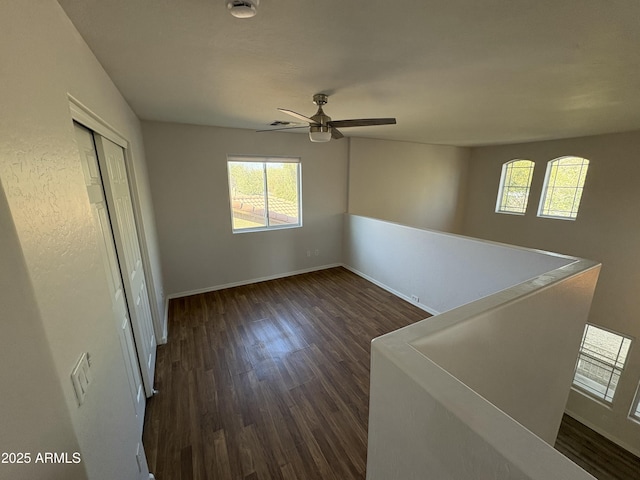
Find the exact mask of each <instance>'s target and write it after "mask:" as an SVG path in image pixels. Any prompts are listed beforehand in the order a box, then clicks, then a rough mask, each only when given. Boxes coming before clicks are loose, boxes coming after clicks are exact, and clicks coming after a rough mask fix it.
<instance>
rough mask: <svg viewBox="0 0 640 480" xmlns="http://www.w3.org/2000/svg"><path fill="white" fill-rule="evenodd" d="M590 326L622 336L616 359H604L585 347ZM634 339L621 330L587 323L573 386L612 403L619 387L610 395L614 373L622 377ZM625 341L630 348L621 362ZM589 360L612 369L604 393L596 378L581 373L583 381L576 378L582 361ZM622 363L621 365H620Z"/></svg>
mask: <svg viewBox="0 0 640 480" xmlns="http://www.w3.org/2000/svg"><path fill="white" fill-rule="evenodd" d="M589 328H595V329H597V330H601V331H603V332H606V333H609V334H613V335H616V336H618V337H620V339H621V342H620V347H619V349H618V355H617V357H616V359H615V360H613V361H611V360H610V359H604V358H602V357H603V356H602V355H598V354H597V353H596V352H592V351H588V350H586V349H585V348H584V342H585V340H586V338H587V331H588V330H589ZM632 341H633V339H632V338H631V337H628V336H626V335H623V334H621V333H619V332H614V331H612V330H608V329H606V328H602V327H600V326H598V325H592V324H590V323H587V324H586V325H585V328H584V333H583V334H582V341H581V342H580V349H579V351H578V359H577V361H576V366H575V369H574V374H573V382H572V388H573V389H575V390H577V391H579V392H581V393H583V394H585V395H586V396H588V397H590V398H592V399H594V400H596V401H599V402H602V403H604V404H606V405H612V404H613V401H614V399H615V395H616V391H617V388H614V389H613V391H612V392H611V394H610V395H609V390H610V388H611V381H612V379H613V377H614V374H615V375H617V376H618V379H620V378H621V377H622V373H623V372H624V368H625V365H626V361H627V360H628V359H629V355H628V352H630V350H631V343H632ZM624 342H628V343H627V345H628V349H627V356H626V358H625V359H624V362H620V361H619V359H620V352H621V351H622V348H623V345H624V344H625V343H624ZM581 360H582V361H587V362H592V364H593V365H596V366H597V367H600V368H603V369H605V370H607V369H611V375H610V377H609V383H608V385H607V387H606V389H605V391H604V393H602V392H599V391H598V390H599V389H598V388H597V385H599V384H598V382H596V381H594V380H590V379H588V378H586V377H584V376H582V375H581V381H578V382H577V381H576V378H577V376H578V367H579V365H580V361H581ZM619 364H620V365H619ZM590 383H593V384H594V385H593V386H590V385H589V384H590ZM616 387H617V385H616Z"/></svg>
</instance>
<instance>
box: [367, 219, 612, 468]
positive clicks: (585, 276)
mask: <svg viewBox="0 0 640 480" xmlns="http://www.w3.org/2000/svg"><path fill="white" fill-rule="evenodd" d="M356 218H357V217H356ZM363 220H366V222H362V224H359V225H358V229H359V230H360V231H361V233H362V232H363V231H366V233H367V235H366V236H367V237H368V240H367V241H368V242H369V243H371V244H374V245H375V246H376V247H375V248H376V249H377V250H379V251H380V252H386V251H387V250H388V248H389V245H388V244H387V243H385V242H380V241H378V240H379V239H380V238H382V237H383V235H381V234H380V231H385V230H391V229H392V228H390V227H396V228H397V227H398V226H396V225H393V224H387V223H386V222H381V221H379V220H372V219H363ZM373 226H379V227H380V228H379V229H375V228H371V227H373ZM404 228H405V229H406V232H405V233H404V235H394V238H395V241H396V243H397V244H398V246H397V247H396V249H395V251H394V252H392V254H391V255H390V256H389V257H384V255H382V256H380V255H378V256H375V257H373V256H372V255H369V256H367V258H366V259H364V260H363V263H365V264H366V263H367V262H371V263H374V264H376V265H375V267H376V271H377V272H382V273H384V274H385V276H386V278H399V277H401V276H403V275H405V274H406V275H407V276H409V277H411V276H412V274H413V272H412V271H411V270H405V266H406V262H404V263H403V262H396V261H395V260H396V257H397V253H398V252H400V251H405V252H408V253H407V254H406V256H411V257H412V258H413V259H414V262H416V263H418V264H419V267H420V266H424V265H425V263H424V262H423V261H421V260H423V259H425V258H426V259H429V260H430V262H429V267H430V268H426V269H425V270H424V272H423V275H422V278H423V279H422V280H421V281H424V282H425V283H428V284H429V285H434V284H435V283H437V282H442V283H444V284H445V285H446V288H448V289H450V290H457V289H460V290H464V291H472V292H473V291H475V292H482V293H479V296H480V298H478V299H475V300H471V301H470V302H469V303H464V304H463V305H462V306H459V307H457V308H453V309H451V310H448V311H447V312H445V313H442V314H440V315H437V316H435V317H431V318H428V319H425V320H422V321H421V322H418V323H415V324H412V325H409V326H407V327H405V328H403V329H400V330H397V331H395V332H391V333H389V334H387V335H384V336H382V337H379V338H376V339H374V341H373V343H372V364H371V394H370V410H369V436H368V438H369V444H368V455H367V478H368V479H370V480H373V479H386V478H402V479H411V478H416V479H417V478H438V479H459V480H470V479H478V480H480V479H485V478H496V479H539V480H543V479H544V480H548V479H563V480H564V479H587V478H592V477H590V476H589V475H587V474H586V473H585V472H582V471H581V470H580V469H579V468H578V467H577V466H575V465H573V464H572V463H571V462H570V461H569V460H568V459H566V458H565V457H564V456H562V455H561V454H560V453H559V452H557V451H555V450H554V449H553V447H552V445H553V444H554V442H555V438H556V435H557V432H558V428H559V426H560V422H561V419H562V415H563V411H564V407H565V404H566V401H567V397H568V395H569V390H570V385H571V379H572V376H573V368H574V366H575V362H576V357H577V350H578V345H579V343H580V339H581V337H582V331H583V326H584V322H585V320H586V318H587V315H588V312H589V306H590V303H591V299H592V296H593V292H594V289H595V285H596V282H597V278H598V273H599V270H600V268H599V267H600V266H599V265H598V264H597V263H595V262H592V261H589V260H580V259H572V260H571V259H567V258H563V259H559V257H557V256H555V255H549V259H550V261H549V262H547V268H550V269H549V270H544V269H542V270H541V269H540V266H539V265H540V264H542V263H544V257H545V256H547V255H548V254H544V253H541V252H536V251H530V252H527V251H525V250H524V249H514V248H512V247H509V246H506V245H503V246H501V245H496V244H493V243H485V242H482V241H478V240H475V239H469V238H463V237H457V238H456V237H454V236H452V235H448V234H442V233H438V232H428V231H427V232H425V231H421V230H418V229H413V228H407V227H404ZM423 233H424V234H426V235H422V234H423ZM426 236H441V237H443V240H445V241H444V242H442V243H439V242H433V241H430V242H426V241H424V239H425V237H426ZM410 237H414V238H413V241H411V240H410V239H409V238H410ZM454 238H456V240H455V241H452V240H453V239H454ZM420 240H422V241H420ZM356 248H357V246H356ZM423 250H424V251H425V252H423ZM371 252H372V249H370V252H369V253H371ZM469 252H474V254H475V255H474V257H478V258H481V259H484V262H485V264H484V265H483V267H482V268H476V267H477V265H473V266H471V268H469V269H467V268H464V266H465V264H466V262H467V260H468V258H469V257H468V255H469ZM383 257H384V258H383ZM519 257H522V258H519ZM535 257H537V258H538V261H537V262H536V261H532V260H533V258H535ZM558 260H562V261H558ZM554 263H555V264H556V265H555V266H553V264H554ZM514 264H517V266H515V268H513V272H509V270H510V268H507V265H514ZM459 265H460V266H462V268H458V266H459ZM503 269H504V272H503ZM518 270H519V271H522V278H524V277H529V279H528V280H526V281H521V280H519V279H518V276H517V275H516V276H514V275H513V273H514V272H516V271H518ZM394 271H395V272H394ZM505 273H506V275H505ZM507 277H511V278H512V280H515V283H514V284H512V285H506V286H505V287H502V288H499V289H498V291H496V292H495V293H492V294H489V295H485V294H484V291H483V290H484V289H485V285H487V284H489V285H493V286H497V285H498V284H501V283H502V282H503V281H504V278H507ZM474 286H476V287H475V288H474ZM459 300H460V301H462V302H466V301H467V300H468V298H467V294H466V293H465V294H464V295H461V296H460V299H459ZM452 306H453V305H452ZM543 440H544V441H545V442H547V443H546V444H545V443H544V442H543Z"/></svg>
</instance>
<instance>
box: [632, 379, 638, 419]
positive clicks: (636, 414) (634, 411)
mask: <svg viewBox="0 0 640 480" xmlns="http://www.w3.org/2000/svg"><path fill="white" fill-rule="evenodd" d="M635 406H636V407H635V410H633V409H632V410H633V411H632V412H631V416H632V417H634V418H635V419H636V420H640V385H638V391H637V392H636V403H635Z"/></svg>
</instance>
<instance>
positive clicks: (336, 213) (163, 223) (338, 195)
mask: <svg viewBox="0 0 640 480" xmlns="http://www.w3.org/2000/svg"><path fill="white" fill-rule="evenodd" d="M143 133H144V141H145V149H146V152H147V157H148V164H149V178H150V181H151V188H152V193H153V200H154V205H155V209H156V212H157V217H158V235H159V239H160V248H161V251H162V262H163V263H162V269H163V272H164V275H165V287H166V289H167V293H168V294H171V295H173V294H180V293H184V292H190V291H197V290H202V289H209V288H214V287H219V286H222V285H226V284H230V283H235V282H245V281H251V280H254V279H258V278H263V277H269V276H276V275H282V274H286V273H289V272H295V271H299V270H305V269H311V268H317V267H321V266H323V265H329V264H334V263H339V262H341V261H342V214H343V212H344V211H345V210H346V195H347V184H346V183H347V180H346V178H347V147H348V140H341V141H336V142H329V143H321V144H318V143H311V142H310V141H309V137H308V136H307V135H300V134H291V133H255V132H251V131H248V130H240V129H232V128H216V127H202V126H195V125H180V124H173V123H159V122H143ZM227 154H254V155H281V156H287V155H290V156H296V157H300V159H301V163H302V212H303V214H302V218H303V226H302V228H292V229H284V230H278V231H266V232H252V233H239V234H233V233H232V232H231V207H230V203H229V186H228V177H227ZM308 250H310V251H311V253H312V254H311V256H310V257H308V256H307V251H308ZM316 250H318V255H315V252H316Z"/></svg>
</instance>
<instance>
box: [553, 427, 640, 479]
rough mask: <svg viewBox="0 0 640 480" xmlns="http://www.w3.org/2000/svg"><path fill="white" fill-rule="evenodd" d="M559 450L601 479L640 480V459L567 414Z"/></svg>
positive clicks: (560, 437)
mask: <svg viewBox="0 0 640 480" xmlns="http://www.w3.org/2000/svg"><path fill="white" fill-rule="evenodd" d="M555 447H556V450H558V451H559V452H560V453H562V454H563V455H564V456H566V457H568V458H569V459H570V460H572V461H573V462H575V463H577V464H578V465H580V466H581V467H582V468H584V469H585V470H586V471H587V472H589V473H590V474H591V475H593V476H594V477H596V478H597V479H598V480H638V479H640V458H638V457H636V456H635V455H633V454H631V453H629V452H627V451H626V450H625V449H623V448H622V447H619V446H618V445H616V444H615V443H613V442H611V441H610V440H608V439H606V438H605V437H603V436H602V435H600V434H599V433H597V432H594V431H593V430H591V429H590V428H588V427H585V426H584V425H583V424H581V423H580V422H578V421H577V420H575V419H573V418H571V417H570V416H569V415H565V416H564V417H563V418H562V424H561V425H560V431H559V432H558V438H557V440H556V445H555Z"/></svg>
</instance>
